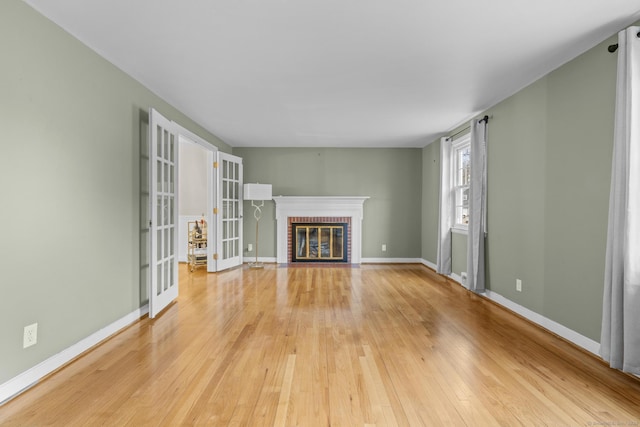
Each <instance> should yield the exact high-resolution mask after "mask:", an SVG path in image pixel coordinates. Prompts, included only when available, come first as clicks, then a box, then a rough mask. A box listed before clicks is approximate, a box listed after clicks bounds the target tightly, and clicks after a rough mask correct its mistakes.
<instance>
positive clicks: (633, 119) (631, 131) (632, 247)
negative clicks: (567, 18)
mask: <svg viewBox="0 0 640 427" xmlns="http://www.w3.org/2000/svg"><path fill="white" fill-rule="evenodd" d="M638 32H640V27H631V28H628V29H626V30H623V31H620V33H618V78H617V86H616V111H615V130H614V142H613V163H612V170H611V193H610V196H609V223H608V229H607V251H606V260H605V277H604V298H603V309H602V333H601V337H600V355H601V356H602V358H603V359H605V360H606V361H607V362H609V364H610V366H611V367H612V368H616V369H622V370H623V371H626V372H631V373H634V374H639V375H640V38H638Z"/></svg>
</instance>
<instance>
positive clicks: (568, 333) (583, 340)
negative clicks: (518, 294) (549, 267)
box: [481, 289, 600, 357]
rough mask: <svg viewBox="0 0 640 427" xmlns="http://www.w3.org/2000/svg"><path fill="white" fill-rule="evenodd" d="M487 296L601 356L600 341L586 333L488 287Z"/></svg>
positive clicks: (485, 293)
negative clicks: (568, 326)
mask: <svg viewBox="0 0 640 427" xmlns="http://www.w3.org/2000/svg"><path fill="white" fill-rule="evenodd" d="M481 295H484V296H485V297H487V298H488V299H490V300H491V301H494V302H496V303H498V304H500V305H502V306H503V307H506V308H507V309H509V310H511V311H513V312H514V313H517V314H519V315H520V316H522V317H524V318H525V319H527V320H529V321H531V322H533V323H535V324H537V325H539V326H542V327H543V328H544V329H547V330H549V331H551V332H553V333H554V334H556V335H559V336H561V337H562V338H564V339H566V340H567V341H570V342H572V343H573V344H575V345H577V346H579V347H582V348H583V349H585V350H587V351H589V352H591V353H593V354H594V355H596V356H598V357H600V356H599V351H600V343H598V342H596V341H594V340H592V339H591V338H587V337H585V336H584V335H581V334H579V333H577V332H576V331H574V330H572V329H569V328H567V327H566V326H563V325H561V324H560V323H558V322H555V321H553V320H551V319H548V318H546V317H544V316H542V315H540V314H538V313H536V312H535V311H532V310H529V309H528V308H526V307H523V306H521V305H520V304H517V303H515V302H513V301H511V300H509V299H507V298H505V297H503V296H502V295H500V294H497V293H495V292H492V291H491V290H489V289H487V290H486V291H485V292H484V294H481Z"/></svg>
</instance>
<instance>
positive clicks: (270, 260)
mask: <svg viewBox="0 0 640 427" xmlns="http://www.w3.org/2000/svg"><path fill="white" fill-rule="evenodd" d="M250 262H256V257H255V256H244V257H242V263H243V264H249V263H250ZM258 262H261V263H264V264H275V263H276V257H274V256H259V257H258Z"/></svg>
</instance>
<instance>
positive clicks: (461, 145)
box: [450, 133, 471, 234]
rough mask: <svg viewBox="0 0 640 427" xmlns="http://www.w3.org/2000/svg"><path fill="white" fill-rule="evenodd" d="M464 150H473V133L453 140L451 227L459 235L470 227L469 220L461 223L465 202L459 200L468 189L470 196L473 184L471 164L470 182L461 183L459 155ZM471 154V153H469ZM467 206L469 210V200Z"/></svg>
mask: <svg viewBox="0 0 640 427" xmlns="http://www.w3.org/2000/svg"><path fill="white" fill-rule="evenodd" d="M464 149H469V151H470V150H471V133H467V134H465V135H462V136H460V137H459V138H457V139H455V140H453V141H452V142H451V165H450V166H451V167H450V170H451V181H450V182H451V193H452V194H451V212H452V218H453V226H452V227H451V230H452V231H453V232H458V233H462V234H464V233H466V232H467V230H468V229H469V226H468V219H467V223H464V222H461V221H460V219H461V218H460V216H459V215H458V207H464V206H465V204H464V201H463V200H459V197H460V194H462V193H463V191H464V190H465V189H466V190H467V194H469V188H470V184H471V179H470V178H471V164H469V174H468V180H467V183H466V184H463V183H461V182H460V181H461V179H460V178H461V176H462V175H460V173H459V172H460V170H461V169H462V168H461V167H459V157H460V156H459V153H460V151H461V150H464ZM469 154H470V153H469ZM466 206H467V209H468V207H469V200H468V199H467V201H466ZM469 215H470V214H467V218H468V217H469Z"/></svg>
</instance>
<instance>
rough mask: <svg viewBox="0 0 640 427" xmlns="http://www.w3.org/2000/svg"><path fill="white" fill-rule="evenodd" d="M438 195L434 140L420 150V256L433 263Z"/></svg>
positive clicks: (437, 148) (437, 157) (437, 158)
mask: <svg viewBox="0 0 640 427" xmlns="http://www.w3.org/2000/svg"><path fill="white" fill-rule="evenodd" d="M439 197H440V141H436V142H433V143H431V144H429V145H427V146H426V147H425V148H424V149H423V150H422V258H423V259H425V260H429V261H430V262H432V263H433V264H435V263H436V261H437V259H438V226H437V225H438V217H439V216H440V210H439V203H438V200H439ZM434 224H435V227H434Z"/></svg>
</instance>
